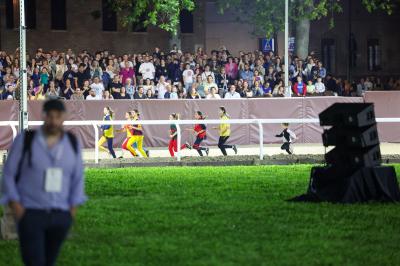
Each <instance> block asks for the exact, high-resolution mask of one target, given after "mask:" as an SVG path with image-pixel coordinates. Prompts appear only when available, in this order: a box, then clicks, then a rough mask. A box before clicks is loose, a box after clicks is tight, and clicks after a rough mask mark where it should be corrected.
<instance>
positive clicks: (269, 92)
mask: <svg viewBox="0 0 400 266" xmlns="http://www.w3.org/2000/svg"><path fill="white" fill-rule="evenodd" d="M262 90H263V95H262V96H263V97H272V87H271V85H270V83H269V82H266V83H264V86H263V87H262Z"/></svg>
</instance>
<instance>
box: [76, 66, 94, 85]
mask: <svg viewBox="0 0 400 266" xmlns="http://www.w3.org/2000/svg"><path fill="white" fill-rule="evenodd" d="M86 69H87V68H86V66H85V64H84V63H81V64H79V69H78V72H77V73H76V84H77V87H79V88H82V87H83V82H84V81H85V80H89V79H90V78H91V77H90V72H88V71H86Z"/></svg>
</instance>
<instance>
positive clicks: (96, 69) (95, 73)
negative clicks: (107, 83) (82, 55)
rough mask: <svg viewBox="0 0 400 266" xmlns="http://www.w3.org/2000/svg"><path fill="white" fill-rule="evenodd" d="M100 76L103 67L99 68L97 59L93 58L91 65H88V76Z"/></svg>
mask: <svg viewBox="0 0 400 266" xmlns="http://www.w3.org/2000/svg"><path fill="white" fill-rule="evenodd" d="M102 76H103V69H101V67H100V65H99V62H98V61H97V60H93V62H92V65H91V66H90V77H91V78H92V79H93V78H95V77H98V78H101V77H102Z"/></svg>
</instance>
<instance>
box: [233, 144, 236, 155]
mask: <svg viewBox="0 0 400 266" xmlns="http://www.w3.org/2000/svg"><path fill="white" fill-rule="evenodd" d="M232 149H233V151H234V152H235V154H237V147H236V145H233V147H232Z"/></svg>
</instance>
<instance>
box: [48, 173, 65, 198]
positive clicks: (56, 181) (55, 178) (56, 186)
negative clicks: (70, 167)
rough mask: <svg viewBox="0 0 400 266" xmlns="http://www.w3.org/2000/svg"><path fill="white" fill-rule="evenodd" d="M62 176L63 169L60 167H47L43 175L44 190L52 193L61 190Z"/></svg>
mask: <svg viewBox="0 0 400 266" xmlns="http://www.w3.org/2000/svg"><path fill="white" fill-rule="evenodd" d="M62 176H63V171H62V169H61V168H48V169H47V170H46V175H45V182H44V190H45V191H46V192H53V193H59V192H61V190H62Z"/></svg>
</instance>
